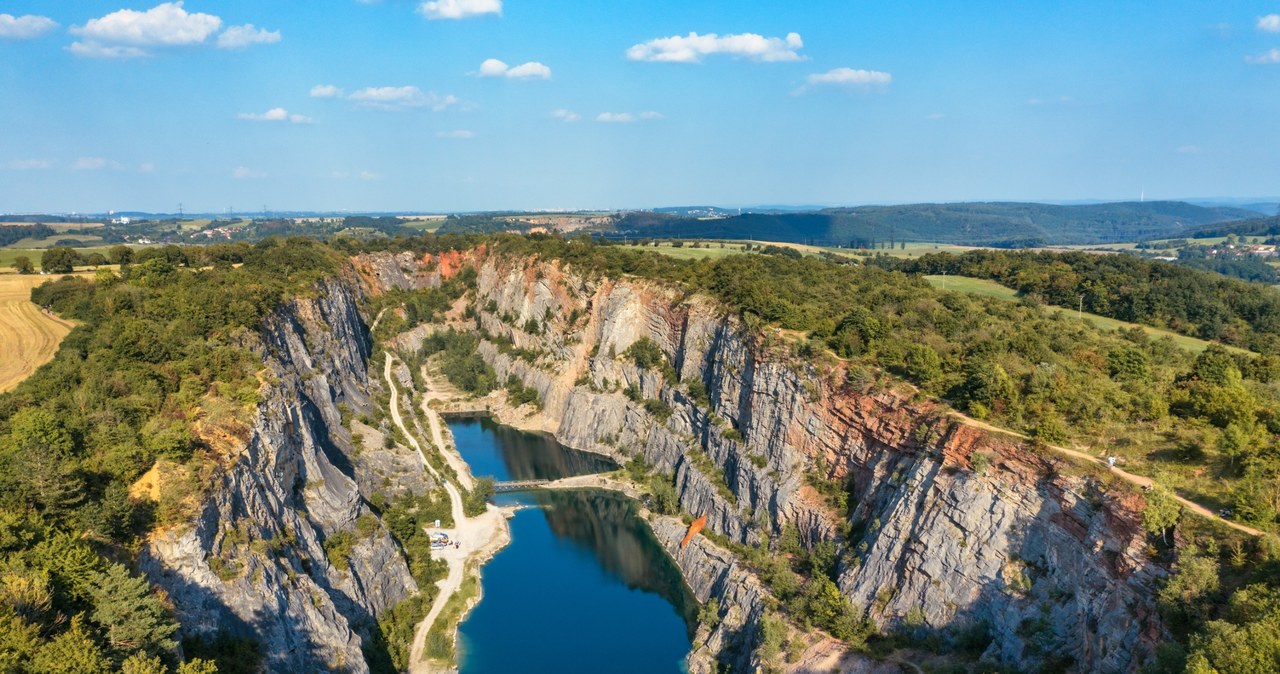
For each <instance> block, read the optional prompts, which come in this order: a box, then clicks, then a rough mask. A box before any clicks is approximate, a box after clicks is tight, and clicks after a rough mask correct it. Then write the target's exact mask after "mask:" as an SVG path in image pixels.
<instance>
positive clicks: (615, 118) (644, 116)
mask: <svg viewBox="0 0 1280 674" xmlns="http://www.w3.org/2000/svg"><path fill="white" fill-rule="evenodd" d="M653 119H662V113H660V112H652V111H650V112H641V113H630V112H602V113H600V114H598V115H596V121H597V122H605V123H611V124H629V123H631V122H638V121H641V120H653Z"/></svg>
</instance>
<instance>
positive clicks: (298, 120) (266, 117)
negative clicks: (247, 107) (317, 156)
mask: <svg viewBox="0 0 1280 674" xmlns="http://www.w3.org/2000/svg"><path fill="white" fill-rule="evenodd" d="M236 118H237V119H244V120H248V121H250V122H292V123H294V124H311V123H313V122H315V121H316V120H314V119H311V118H310V117H307V116H306V115H296V114H295V115H291V114H289V111H288V110H285V109H284V108H271V109H270V110H268V111H266V112H264V113H261V114H259V113H256V112H242V113H240V114H238V115H236Z"/></svg>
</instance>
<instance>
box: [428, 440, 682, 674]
mask: <svg viewBox="0 0 1280 674" xmlns="http://www.w3.org/2000/svg"><path fill="white" fill-rule="evenodd" d="M448 425H449V429H450V430H451V431H452V432H453V436H454V440H455V442H456V443H457V447H458V451H459V453H461V455H462V458H464V459H466V460H467V462H468V463H469V464H470V465H471V469H472V473H473V474H475V475H476V476H477V477H479V476H485V475H490V476H493V477H494V478H495V479H496V480H498V481H504V480H527V479H555V478H558V477H567V476H570V475H581V474H585V473H595V472H602V471H608V470H613V469H614V468H616V464H614V463H613V462H612V461H610V460H609V459H607V458H604V457H600V456H597V455H594V454H589V453H586V452H580V451H577V450H573V449H569V448H567V447H564V446H562V445H560V444H559V443H558V442H556V441H555V440H554V439H552V438H550V437H549V436H546V435H540V434H532V433H524V432H521V431H517V430H514V429H511V428H508V427H504V426H499V425H497V424H494V423H492V422H490V421H488V420H484V419H477V420H470V419H469V420H451V421H449V422H448ZM497 500H498V502H499V503H501V504H511V503H518V504H522V505H528V506H535V507H530V508H525V509H521V510H520V511H519V512H517V513H516V515H515V518H514V519H512V520H511V538H512V542H511V544H510V545H508V546H507V547H506V548H504V549H503V550H502V551H501V552H499V553H498V555H497V556H495V557H494V558H493V560H491V561H490V562H489V563H488V564H486V565H485V567H484V570H483V572H482V574H483V580H482V583H481V584H482V586H483V588H484V598H483V599H482V600H481V602H480V604H479V605H478V606H477V607H476V608H475V610H474V611H472V612H471V614H470V616H468V618H467V620H466V621H464V622H463V623H462V625H461V627H460V629H459V638H460V644H459V648H460V664H461V672H462V674H498V673H502V674H509V673H511V672H564V673H570V672H583V673H588V672H590V673H593V674H594V673H597V672H636V673H637V674H638V673H642V672H643V673H646V674H647V673H650V672H681V671H683V660H684V657H685V655H686V654H687V653H688V652H689V648H690V633H689V628H690V626H691V624H692V620H693V616H694V615H695V614H696V612H697V604H696V602H695V600H694V598H693V597H692V595H691V594H690V592H689V589H688V587H687V586H686V585H685V584H684V581H683V579H681V577H680V572H679V570H678V569H677V568H676V566H675V563H674V562H673V561H672V560H671V558H670V557H668V556H667V555H666V554H665V553H664V552H663V550H662V548H661V547H660V546H659V544H658V542H657V540H656V539H654V537H653V534H652V532H650V531H649V529H648V527H647V526H646V525H645V524H644V522H643V521H641V519H640V518H639V516H638V514H637V510H636V505H635V503H634V502H633V501H632V500H631V499H629V498H627V497H625V496H621V495H617V494H613V493H610V492H604V491H595V490H583V491H567V492H552V491H535V492H524V493H516V494H499V495H498V497H497Z"/></svg>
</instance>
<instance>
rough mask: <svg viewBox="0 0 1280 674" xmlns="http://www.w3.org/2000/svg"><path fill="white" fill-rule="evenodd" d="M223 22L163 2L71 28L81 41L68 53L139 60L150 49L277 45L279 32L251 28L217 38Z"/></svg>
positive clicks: (234, 29) (226, 32) (237, 28)
mask: <svg viewBox="0 0 1280 674" xmlns="http://www.w3.org/2000/svg"><path fill="white" fill-rule="evenodd" d="M221 28H222V19H221V18H219V17H217V16H214V15H213V14H203V13H200V12H188V11H187V10H186V9H185V8H183V3H182V2H180V1H179V2H164V3H161V4H159V5H156V6H155V7H152V8H151V9H148V10H146V11H145V12H140V11H137V10H133V9H121V10H118V11H115V12H112V13H110V14H107V15H106V16H103V17H101V18H97V19H90V20H89V21H87V22H85V24H84V25H83V26H72V27H71V33H72V34H73V35H79V36H80V37H81V38H82V39H81V40H78V41H76V42H73V43H72V44H71V46H70V47H68V50H69V51H71V53H73V54H75V55H77V56H87V57H90V58H138V57H142V56H150V55H151V54H150V52H149V51H148V48H150V47H183V46H193V45H203V44H208V43H209V39H210V38H211V37H213V36H214V35H215V34H217V39H216V40H215V41H214V43H215V44H216V45H217V46H218V47H219V48H221V49H243V48H245V47H248V46H250V45H254V44H269V43H273V42H279V41H280V32H279V31H270V30H267V29H265V28H258V27H256V26H254V25H253V24H251V23H249V24H245V25H243V26H231V27H230V28H227V29H226V30H224V31H222V32H221V33H220V34H219V33H218V31H219V30H220V29H221Z"/></svg>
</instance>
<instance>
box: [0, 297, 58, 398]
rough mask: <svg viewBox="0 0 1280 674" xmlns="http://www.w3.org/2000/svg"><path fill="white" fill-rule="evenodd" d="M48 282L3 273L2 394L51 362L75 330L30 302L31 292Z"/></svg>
mask: <svg viewBox="0 0 1280 674" xmlns="http://www.w3.org/2000/svg"><path fill="white" fill-rule="evenodd" d="M48 280H49V277H47V276H35V275H22V274H0V393H3V392H5V391H8V390H10V389H12V388H14V387H15V386H17V385H18V384H19V383H21V382H22V380H23V379H26V378H27V377H29V376H30V375H31V373H32V372H35V371H36V369H37V368H39V367H40V366H41V365H44V364H45V363H47V362H49V360H50V359H52V358H53V354H55V353H57V351H58V345H59V344H61V343H62V339H63V338H64V337H66V336H67V334H68V333H70V332H71V328H73V327H75V324H74V323H72V322H70V321H65V320H63V319H61V318H58V317H57V316H54V315H52V314H46V313H45V312H44V310H42V309H41V308H40V307H37V306H36V305H34V304H32V303H31V289H32V288H34V287H36V286H38V285H40V284H41V283H44V282H45V281H48Z"/></svg>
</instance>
